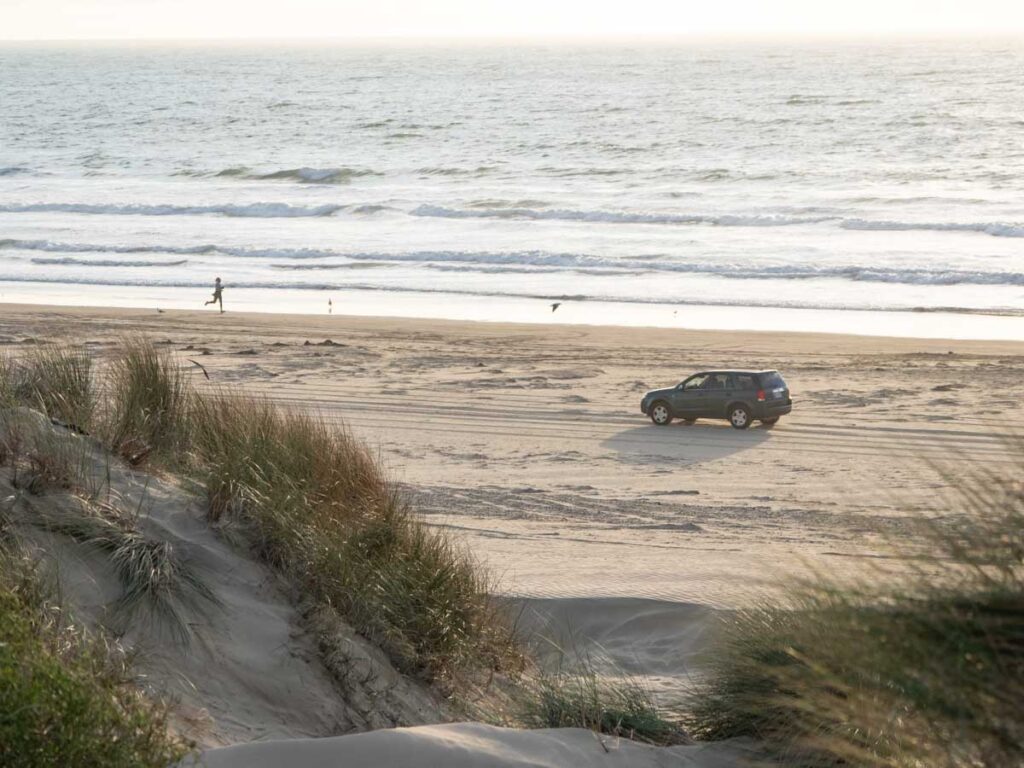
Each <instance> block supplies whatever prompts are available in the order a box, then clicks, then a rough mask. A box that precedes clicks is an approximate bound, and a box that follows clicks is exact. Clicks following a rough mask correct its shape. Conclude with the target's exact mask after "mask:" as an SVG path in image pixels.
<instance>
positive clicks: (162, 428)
mask: <svg viewBox="0 0 1024 768" xmlns="http://www.w3.org/2000/svg"><path fill="white" fill-rule="evenodd" d="M106 374H107V375H106V383H107V387H108V390H109V394H108V397H107V399H106V401H105V403H106V406H107V408H106V412H105V414H104V418H103V432H104V435H105V438H106V441H107V442H108V444H109V445H110V446H111V448H112V450H113V451H114V452H115V453H117V454H119V455H120V456H122V457H123V458H124V459H125V460H126V461H127V462H128V463H129V464H132V465H137V464H141V463H143V462H144V461H146V460H147V459H150V458H157V459H159V461H160V462H161V463H163V464H168V465H175V466H177V465H179V464H180V462H179V458H180V454H181V451H182V450H184V449H186V448H187V445H188V433H187V430H188V426H189V418H188V416H189V408H190V406H191V399H192V391H191V389H190V387H189V385H188V377H187V374H186V373H185V372H184V371H182V370H181V367H180V366H179V364H178V362H177V361H176V360H175V359H174V357H173V356H172V355H171V354H170V353H169V352H166V351H161V350H159V349H157V348H156V347H155V346H154V345H153V344H152V343H151V342H150V341H149V340H148V339H146V338H144V337H141V336H131V337H126V338H125V339H123V340H122V342H121V347H120V349H119V351H118V353H117V354H116V355H115V357H114V358H113V360H112V361H111V362H110V365H109V366H108V368H107V372H106Z"/></svg>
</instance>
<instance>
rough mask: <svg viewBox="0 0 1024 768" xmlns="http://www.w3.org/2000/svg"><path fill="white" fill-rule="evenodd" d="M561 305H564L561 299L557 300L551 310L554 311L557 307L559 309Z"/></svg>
mask: <svg viewBox="0 0 1024 768" xmlns="http://www.w3.org/2000/svg"><path fill="white" fill-rule="evenodd" d="M560 306H562V302H560V301H556V302H555V303H554V304H552V305H551V311H552V312H554V311H555V310H556V309H558V308H559V307H560Z"/></svg>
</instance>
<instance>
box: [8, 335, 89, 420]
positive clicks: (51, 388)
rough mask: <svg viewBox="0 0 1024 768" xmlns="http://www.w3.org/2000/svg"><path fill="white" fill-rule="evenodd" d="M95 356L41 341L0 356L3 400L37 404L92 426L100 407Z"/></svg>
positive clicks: (52, 415)
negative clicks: (25, 349) (18, 353)
mask: <svg viewBox="0 0 1024 768" xmlns="http://www.w3.org/2000/svg"><path fill="white" fill-rule="evenodd" d="M92 374H93V372H92V358H91V357H90V356H89V354H88V353H87V352H85V351H84V350H81V349H75V348H73V347H69V346H63V345H40V346H35V347H32V348H31V350H30V351H29V352H28V353H27V354H26V355H24V356H23V357H21V358H19V359H17V360H16V359H14V358H11V357H10V356H7V355H4V356H3V358H2V359H0V403H2V404H5V405H7V406H12V405H23V406H27V407H29V408H34V409H36V410H38V411H41V412H42V413H44V414H46V415H47V416H49V417H50V418H53V419H56V420H57V421H59V422H61V423H62V424H65V425H68V426H69V427H72V428H73V429H75V430H78V431H83V432H86V431H88V430H89V429H90V428H91V427H92V423H93V417H94V415H95V410H96V392H95V387H94V382H93V375H92Z"/></svg>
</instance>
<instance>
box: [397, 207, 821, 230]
mask: <svg viewBox="0 0 1024 768" xmlns="http://www.w3.org/2000/svg"><path fill="white" fill-rule="evenodd" d="M410 213H411V214H412V215H413V216H430V217H438V218H444V219H533V220H539V221H543V220H553V221H583V222H606V223H611V224H715V225H718V226H726V227H780V226H790V225H794V224H818V223H820V222H823V221H829V220H831V219H833V218H834V217H831V216H803V217H794V216H777V215H764V216H758V215H753V216H738V215H731V214H723V215H705V214H675V213H626V212H619V211H575V210H570V209H565V208H559V209H550V210H537V209H535V208H487V209H472V210H470V209H465V208H446V207H444V206H441V205H420V206H418V207H416V208H414V209H413V210H412V211H410Z"/></svg>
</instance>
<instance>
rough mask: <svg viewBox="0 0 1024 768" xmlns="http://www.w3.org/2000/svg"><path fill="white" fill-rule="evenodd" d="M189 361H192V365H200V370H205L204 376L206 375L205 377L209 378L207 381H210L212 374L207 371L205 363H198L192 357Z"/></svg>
mask: <svg viewBox="0 0 1024 768" xmlns="http://www.w3.org/2000/svg"><path fill="white" fill-rule="evenodd" d="M189 362H190V363H192V365H196V366H198V367H199V370H201V371H202V372H203V376H205V377H206V379H207V381H209V379H210V374H208V373H207V372H206V367H205V366H204V365H203V364H202V363H197V362H196V361H195V360H193V359H192V358H189Z"/></svg>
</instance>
